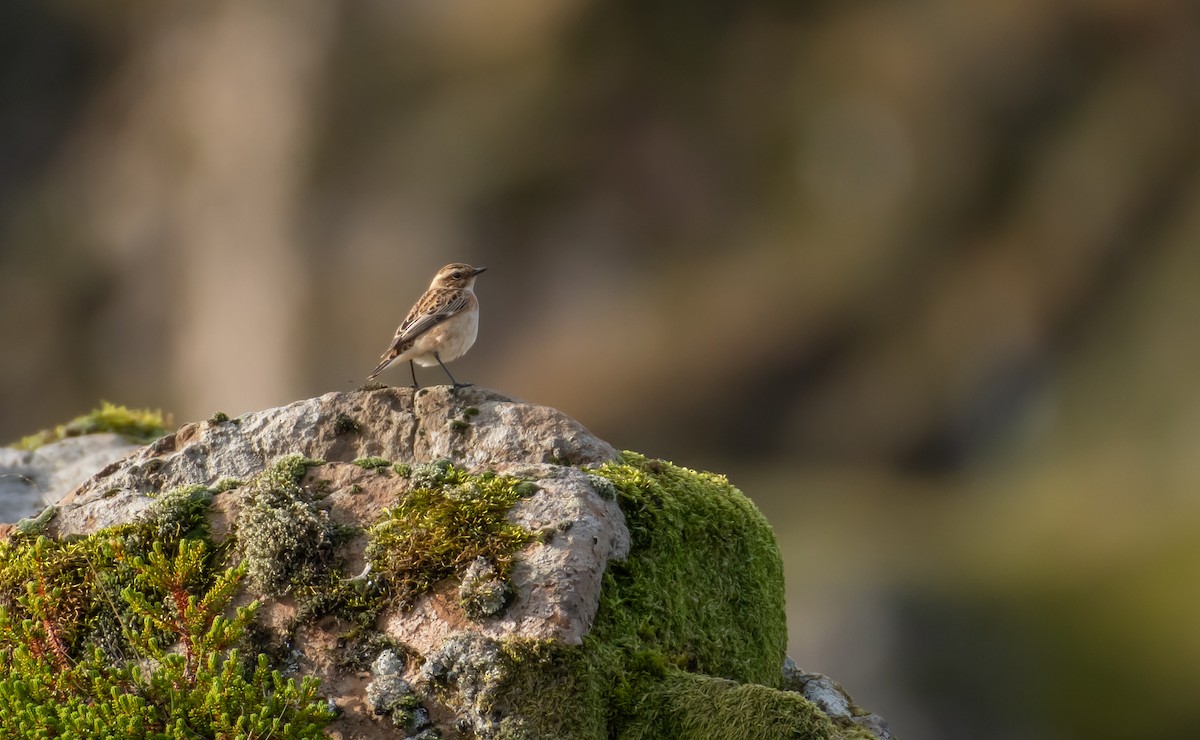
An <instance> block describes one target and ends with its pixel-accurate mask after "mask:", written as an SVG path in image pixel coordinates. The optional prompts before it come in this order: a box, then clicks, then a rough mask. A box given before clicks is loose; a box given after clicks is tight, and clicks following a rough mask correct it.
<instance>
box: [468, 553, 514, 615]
mask: <svg viewBox="0 0 1200 740" xmlns="http://www.w3.org/2000/svg"><path fill="white" fill-rule="evenodd" d="M510 596H511V589H510V588H509V585H508V582H507V581H505V580H504V579H503V578H502V577H501V576H500V572H499V571H498V570H496V566H494V565H492V564H491V563H490V562H488V560H487V558H484V557H478V558H475V560H473V561H472V562H471V564H470V565H468V566H467V569H466V570H465V571H464V572H463V575H462V583H461V584H459V587H458V600H459V604H460V605H461V606H462V608H463V612H464V613H465V614H466V615H467V616H468V617H470V618H471V619H475V620H479V619H485V618H487V617H494V616H496V615H498V614H499V613H500V612H502V611H503V610H504V607H505V605H507V604H508V600H509V598H510Z"/></svg>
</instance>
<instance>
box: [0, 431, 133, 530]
mask: <svg viewBox="0 0 1200 740" xmlns="http://www.w3.org/2000/svg"><path fill="white" fill-rule="evenodd" d="M138 447H139V445H135V444H132V443H130V442H129V441H128V440H126V439H125V438H124V437H122V436H121V435H119V434H108V433H104V434H89V435H85V436H82V437H68V438H67V439H63V440H60V441H58V442H53V443H51V444H47V445H43V446H42V447H39V448H38V449H36V450H17V449H13V448H11V447H4V448H0V522H10V523H11V522H16V521H17V520H18V519H21V518H23V517H28V516H34V515H36V514H37V513H38V512H39V511H41V509H42V508H43V507H45V506H47V505H49V504H54V503H57V502H58V501H59V499H61V498H62V497H63V496H66V495H67V494H68V493H70V492H71V491H72V490H73V489H74V488H75V487H76V486H79V485H80V484H81V483H83V482H84V481H86V480H87V479H88V478H90V477H91V476H93V475H95V474H96V473H97V472H99V471H100V470H102V469H103V468H104V467H105V466H107V465H109V464H111V463H113V462H115V461H117V460H120V459H121V458H123V457H125V456H126V455H128V454H129V453H131V452H133V451H134V450H136V449H138Z"/></svg>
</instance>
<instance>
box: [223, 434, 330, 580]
mask: <svg viewBox="0 0 1200 740" xmlns="http://www.w3.org/2000/svg"><path fill="white" fill-rule="evenodd" d="M323 464H324V463H323V462H322V461H321V460H313V459H309V458H306V457H303V456H301V455H288V456H286V457H282V458H280V459H279V460H278V461H276V463H275V464H274V465H273V466H271V467H270V468H267V469H266V470H264V471H263V472H261V473H259V474H258V475H257V476H256V477H255V478H254V480H253V481H251V482H250V484H249V486H248V490H247V495H246V498H245V500H244V501H243V502H242V508H241V510H240V511H239V512H238V518H237V524H236V527H235V533H236V535H237V540H238V545H239V548H240V549H241V552H242V554H243V555H244V557H245V558H246V562H247V563H248V565H249V573H250V581H251V583H252V584H253V586H254V587H255V588H256V589H258V590H259V591H260V592H261V593H264V594H269V595H276V596H282V595H284V594H290V593H292V592H293V591H294V590H297V589H304V588H306V587H310V586H311V584H314V583H316V582H318V581H319V580H321V579H322V577H323V576H324V571H326V570H327V569H328V566H329V564H330V563H331V562H332V560H333V548H334V545H335V544H336V543H337V540H338V528H337V526H336V525H335V524H334V522H333V521H332V520H330V518H329V512H328V511H327V510H326V509H325V508H324V507H323V506H322V505H321V500H322V498H324V492H322V491H320V490H316V489H315V488H314V487H312V486H307V487H306V486H301V485H300V481H301V480H302V479H303V478H304V476H305V474H306V473H307V472H308V469H309V468H311V467H314V466H317V465H323Z"/></svg>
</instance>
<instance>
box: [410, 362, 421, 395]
mask: <svg viewBox="0 0 1200 740" xmlns="http://www.w3.org/2000/svg"><path fill="white" fill-rule="evenodd" d="M408 371H409V372H410V373H412V378H413V384H412V387H413V390H414V391H415V390H417V389H418V388H420V387H421V386H419V385H417V366H416V365H414V364H413V361H412V360H409V361H408Z"/></svg>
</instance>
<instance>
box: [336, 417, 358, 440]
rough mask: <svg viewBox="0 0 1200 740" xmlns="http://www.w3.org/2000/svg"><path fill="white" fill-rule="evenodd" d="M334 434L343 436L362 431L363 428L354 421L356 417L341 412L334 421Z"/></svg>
mask: <svg viewBox="0 0 1200 740" xmlns="http://www.w3.org/2000/svg"><path fill="white" fill-rule="evenodd" d="M333 431H334V434H338V435H343V434H350V433H352V432H359V431H362V426H361V425H359V423H358V422H357V421H356V420H355V419H354V417H352V416H350V415H349V414H346V413H344V412H339V413H338V415H337V417H336V418H334V420H333Z"/></svg>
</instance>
